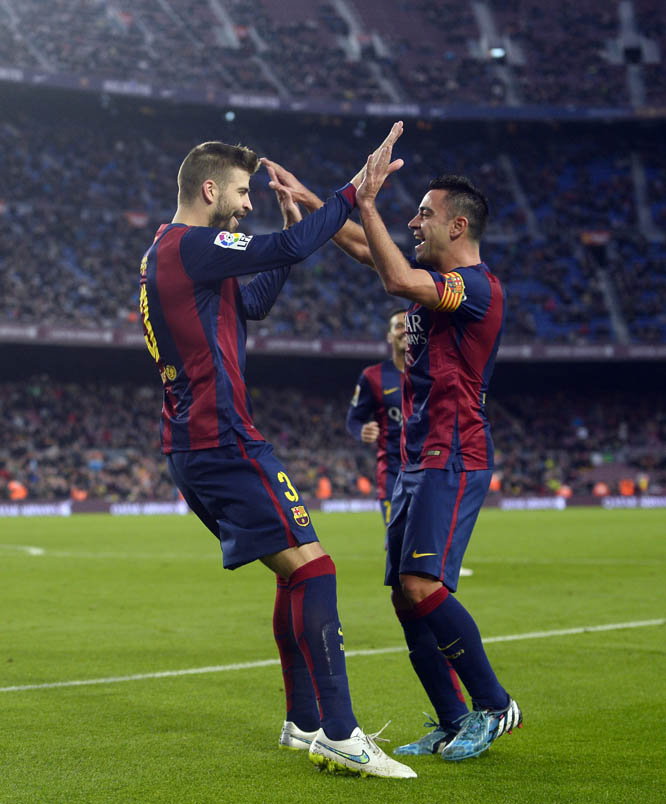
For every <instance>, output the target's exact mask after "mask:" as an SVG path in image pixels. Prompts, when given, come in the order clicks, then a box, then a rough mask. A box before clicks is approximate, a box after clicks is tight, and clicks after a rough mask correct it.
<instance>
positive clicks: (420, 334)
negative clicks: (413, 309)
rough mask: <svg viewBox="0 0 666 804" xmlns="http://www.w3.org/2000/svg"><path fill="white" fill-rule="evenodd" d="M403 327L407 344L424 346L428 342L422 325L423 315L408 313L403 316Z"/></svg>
mask: <svg viewBox="0 0 666 804" xmlns="http://www.w3.org/2000/svg"><path fill="white" fill-rule="evenodd" d="M405 329H406V330H407V344H408V345H409V346H425V345H426V344H427V343H428V333H427V332H426V330H425V328H424V326H423V317H422V316H421V314H420V313H408V314H407V315H406V316H405Z"/></svg>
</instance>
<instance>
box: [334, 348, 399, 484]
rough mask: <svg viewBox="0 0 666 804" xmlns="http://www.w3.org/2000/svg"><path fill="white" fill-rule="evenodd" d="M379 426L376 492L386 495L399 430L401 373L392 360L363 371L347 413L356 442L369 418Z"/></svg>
mask: <svg viewBox="0 0 666 804" xmlns="http://www.w3.org/2000/svg"><path fill="white" fill-rule="evenodd" d="M373 419H374V420H375V421H376V422H377V424H378V425H379V437H378V439H377V445H376V446H377V494H378V496H379V498H380V499H385V498H386V497H387V489H386V480H387V474H388V473H391V474H392V475H394V476H395V475H397V473H398V471H399V470H400V432H401V430H402V372H401V371H400V370H399V369H398V368H396V365H395V363H394V362H393V361H392V360H383V361H382V362H381V363H375V365H373V366H368V367H367V368H366V369H364V370H363V372H362V373H361V376H360V377H359V378H358V383H357V385H356V389H355V390H354V396H353V398H352V401H351V404H350V405H349V410H348V412H347V430H348V431H349V433H350V434H351V435H353V436H354V438H355V439H356V440H357V441H360V440H361V427H362V426H363V425H364V424H365V423H366V422H369V421H371V420H373Z"/></svg>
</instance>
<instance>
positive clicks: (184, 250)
mask: <svg viewBox="0 0 666 804" xmlns="http://www.w3.org/2000/svg"><path fill="white" fill-rule="evenodd" d="M355 197H356V191H355V189H354V187H353V186H352V185H346V186H345V187H344V188H342V190H339V191H338V192H337V193H336V194H335V195H334V196H332V197H331V198H329V199H328V201H327V202H326V203H325V204H324V206H322V207H321V208H320V209H318V210H317V211H316V212H313V213H312V214H311V215H308V216H307V217H306V218H305V219H304V220H303V221H301V222H299V223H297V224H294V226H292V227H290V228H289V229H285V230H284V231H282V232H276V233H275V234H269V235H254V236H252V235H245V234H241V233H239V232H235V233H232V232H224V231H220V230H219V229H215V228H209V227H205V226H186V225H184V224H179V223H171V224H164V225H162V226H160V228H159V229H158V230H157V234H156V235H155V239H154V241H153V243H152V245H151V246H150V248H149V249H148V250H147V251H146V253H145V254H144V256H143V259H142V261H141V295H140V304H139V306H140V311H141V318H142V321H143V329H144V336H145V340H146V345H147V346H148V350H149V351H150V354H151V355H152V357H153V359H154V360H155V362H156V363H157V367H158V369H159V372H160V376H161V378H162V383H163V388H164V401H163V405H162V419H161V424H160V432H161V439H162V452H164V453H167V454H168V453H171V452H175V451H184V450H198V449H208V448H210V447H218V446H224V445H229V444H237V442H238V439H239V438H240V439H241V440H242V441H262V440H263V436H262V435H261V434H260V433H259V431H258V430H257V428H256V427H255V426H254V422H253V420H252V406H251V404H250V397H249V394H248V391H247V388H246V386H245V377H244V375H245V342H246V337H247V325H246V321H247V320H248V319H260V318H263V317H265V316H266V315H267V313H268V311H269V310H270V309H271V307H272V305H273V303H274V302H275V299H276V298H277V295H278V293H279V292H280V290H281V288H282V286H283V284H284V282H285V281H286V278H287V275H288V272H289V268H288V267H286V266H290V265H291V264H292V263H295V262H300V261H301V260H303V259H305V258H306V257H307V256H309V255H310V254H311V253H312V252H313V251H316V250H317V249H318V248H319V247H320V246H322V245H323V244H324V243H325V242H326V241H327V240H329V239H330V238H331V237H332V236H333V235H334V234H335V233H336V232H337V231H338V229H340V227H341V226H342V225H343V224H344V223H345V221H346V220H347V218H348V217H349V213H350V212H351V210H352V208H353V206H354V203H355ZM255 273H256V274H258V276H256V277H255V278H254V279H253V280H252V281H251V282H249V283H248V284H247V285H245V286H242V285H240V284H239V282H238V280H237V278H236V277H238V276H242V275H246V274H255Z"/></svg>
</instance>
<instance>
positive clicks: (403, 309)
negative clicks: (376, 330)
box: [386, 307, 407, 329]
mask: <svg viewBox="0 0 666 804" xmlns="http://www.w3.org/2000/svg"><path fill="white" fill-rule="evenodd" d="M399 313H402V314H403V315H406V314H407V308H406V307H396V308H394V309H393V310H391V312H390V313H389V314H388V318H387V319H386V320H387V321H388V325H389V329H390V328H391V319H392V318H393V316H394V315H398V314H399Z"/></svg>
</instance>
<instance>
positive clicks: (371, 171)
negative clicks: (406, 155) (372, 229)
mask: <svg viewBox="0 0 666 804" xmlns="http://www.w3.org/2000/svg"><path fill="white" fill-rule="evenodd" d="M401 134H402V121H398V122H397V123H394V124H393V127H392V128H391V130H390V131H389V133H388V136H387V137H386V139H385V140H384V142H383V143H382V144H381V145H380V146H379V148H377V150H376V151H373V153H371V154H370V156H369V157H368V161H367V162H366V163H365V167H364V168H363V170H362V171H361V172H360V173H359V174H357V176H355V177H354V179H353V180H352V183H353V184H355V185H356V189H357V193H356V195H357V198H358V200H359V201H374V199H375V197H376V196H377V193H378V192H379V190H380V189H381V187H382V185H383V184H384V182H385V181H386V177H387V176H389V175H390V174H391V173H395V171H396V170H400V168H401V167H402V166H403V165H404V162H403V160H402V159H395V160H393V161H391V158H392V155H393V146H394V145H395V143H396V142H397V140H398V137H400V135H401ZM359 177H360V179H361V181H360V183H357V182H356V179H357V178H359Z"/></svg>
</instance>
